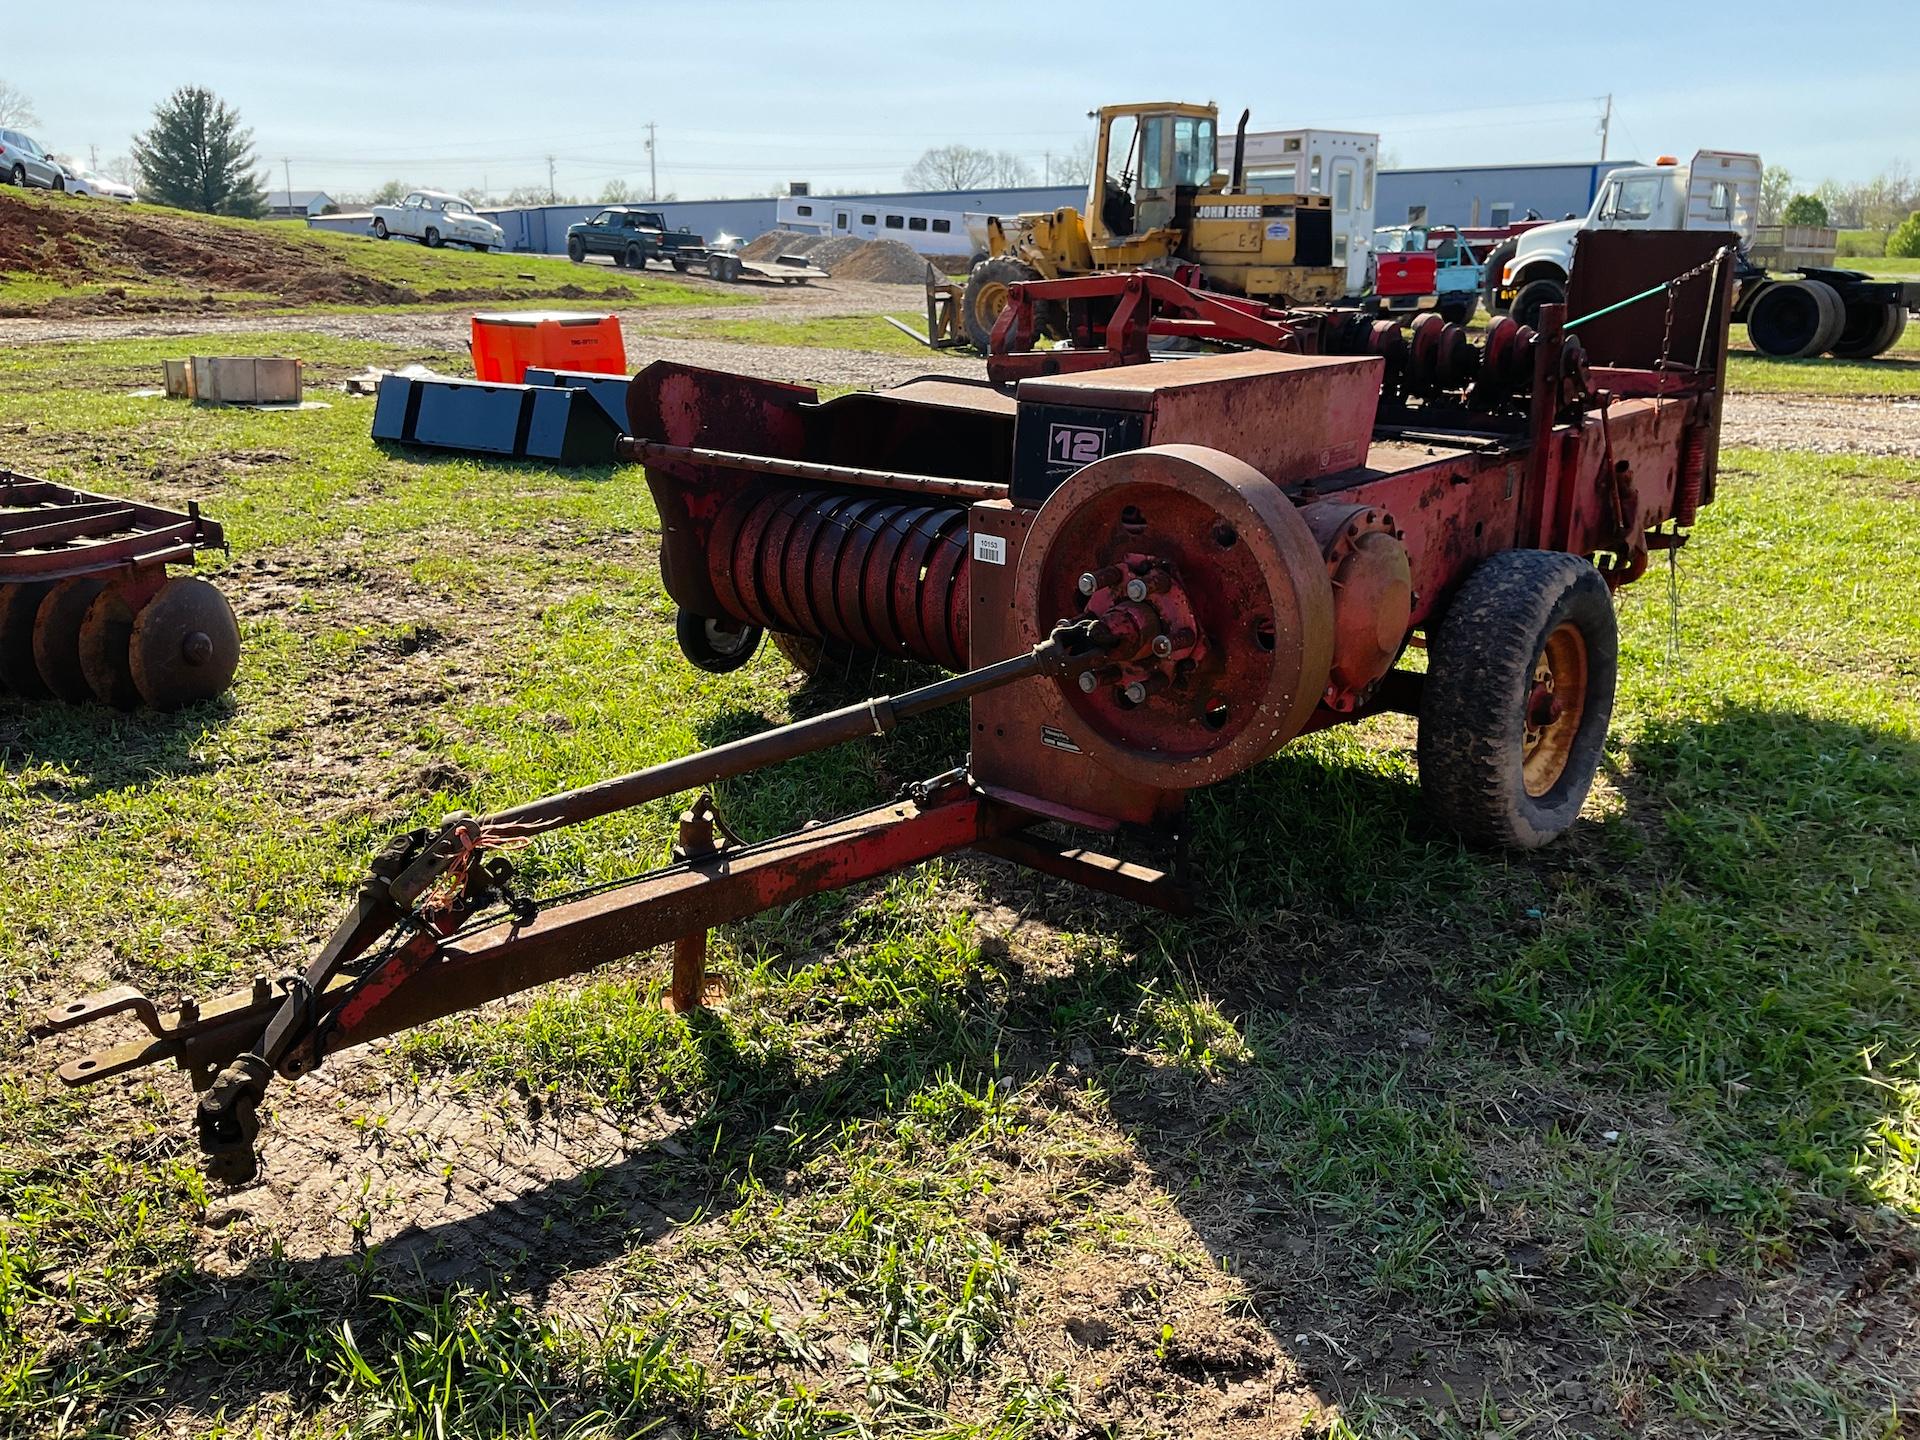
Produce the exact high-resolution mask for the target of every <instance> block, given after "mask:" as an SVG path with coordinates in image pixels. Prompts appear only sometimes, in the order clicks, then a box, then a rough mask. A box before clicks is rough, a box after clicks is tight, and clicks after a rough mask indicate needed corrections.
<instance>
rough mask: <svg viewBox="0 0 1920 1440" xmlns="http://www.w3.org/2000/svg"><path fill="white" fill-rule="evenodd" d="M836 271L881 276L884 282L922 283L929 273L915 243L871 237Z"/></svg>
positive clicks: (851, 275) (841, 275)
mask: <svg viewBox="0 0 1920 1440" xmlns="http://www.w3.org/2000/svg"><path fill="white" fill-rule="evenodd" d="M833 274H834V275H835V276H836V277H837V278H839V279H844V280H877V281H879V282H880V283H881V284H883V285H918V284H920V283H921V282H922V281H923V280H925V279H926V276H927V262H926V260H925V258H924V257H922V256H921V255H919V254H918V253H916V252H915V251H914V249H913V247H912V246H910V245H903V244H901V243H900V242H899V241H898V240H869V241H867V243H866V244H864V245H862V246H861V247H860V248H859V249H858V250H856V251H854V252H853V254H851V255H849V256H848V257H847V258H846V259H845V260H844V261H843V262H842V263H841V264H839V265H837V266H835V267H834V268H833Z"/></svg>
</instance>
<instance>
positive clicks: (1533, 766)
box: [1520, 620, 1587, 800]
mask: <svg viewBox="0 0 1920 1440" xmlns="http://www.w3.org/2000/svg"><path fill="white" fill-rule="evenodd" d="M1586 709H1587V642H1586V637H1585V636H1584V635H1582V634H1581V632H1580V627H1579V626H1578V625H1576V624H1574V623H1573V622H1572V621H1571V620H1563V621H1561V622H1560V623H1559V624H1558V625H1556V626H1555V627H1554V628H1553V630H1552V631H1551V632H1549V633H1548V635H1547V638H1546V640H1545V642H1544V643H1543V644H1542V645H1541V646H1540V653H1539V654H1538V655H1537V656H1535V657H1534V661H1533V688H1532V689H1531V690H1530V691H1529V692H1528V694H1527V701H1526V715H1525V719H1524V727H1523V729H1522V732H1521V742H1520V746H1521V760H1520V773H1521V778H1522V783H1523V784H1525V786H1526V790H1527V794H1529V795H1531V796H1532V797H1533V798H1534V799H1536V800H1537V799H1539V798H1540V797H1541V796H1542V795H1545V794H1546V793H1547V792H1548V791H1549V790H1551V789H1553V787H1554V786H1555V785H1557V784H1559V783H1560V777H1561V776H1563V775H1565V774H1566V773H1567V765H1568V762H1569V761H1570V760H1571V759H1572V756H1573V746H1574V741H1575V740H1576V739H1577V738H1578V737H1579V734H1580V723H1581V721H1582V720H1583V719H1585V717H1586Z"/></svg>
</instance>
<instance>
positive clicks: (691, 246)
mask: <svg viewBox="0 0 1920 1440" xmlns="http://www.w3.org/2000/svg"><path fill="white" fill-rule="evenodd" d="M589 255H611V256H612V257H613V263H614V264H616V265H625V266H627V267H628V268H629V269H632V270H644V269H646V268H647V262H648V261H649V260H665V261H667V262H668V263H669V264H671V265H672V266H673V268H674V269H676V270H685V269H687V268H688V267H689V266H691V265H704V264H706V263H707V242H706V241H705V240H704V239H702V238H701V237H700V236H698V235H696V234H694V233H693V232H692V231H691V230H669V229H667V222H666V217H665V216H663V215H662V214H661V213H660V212H659V211H658V210H636V209H634V208H632V207H631V206H626V205H610V206H608V207H607V208H606V209H605V210H602V211H601V212H600V213H599V214H597V215H595V216H594V217H593V218H592V219H591V220H582V221H581V222H580V223H579V224H577V225H569V226H568V227H567V258H568V259H569V260H571V261H573V262H574V264H576V265H578V264H581V263H583V262H584V261H585V260H586V258H587V257H588V256H589Z"/></svg>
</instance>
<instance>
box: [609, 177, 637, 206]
mask: <svg viewBox="0 0 1920 1440" xmlns="http://www.w3.org/2000/svg"><path fill="white" fill-rule="evenodd" d="M639 198H640V197H639V196H638V195H635V194H634V193H633V187H632V186H631V185H629V184H627V182H626V181H624V180H621V179H618V178H616V179H612V180H609V181H608V182H607V183H606V185H605V186H603V187H602V188H601V191H600V203H601V204H602V205H625V204H626V203H627V202H628V201H629V200H637V199H639Z"/></svg>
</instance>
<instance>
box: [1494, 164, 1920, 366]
mask: <svg viewBox="0 0 1920 1440" xmlns="http://www.w3.org/2000/svg"><path fill="white" fill-rule="evenodd" d="M1759 200H1760V157H1759V156H1758V155H1754V154H1750V153H1747V152H1744V151H1736V150H1700V151H1697V152H1695V154H1694V156H1693V159H1692V161H1691V162H1690V163H1688V164H1686V165H1682V164H1681V163H1680V162H1679V160H1678V158H1677V157H1675V156H1672V155H1662V156H1661V157H1660V158H1659V160H1658V161H1656V162H1655V163H1654V164H1652V165H1639V166H1629V167H1626V168H1623V169H1619V170H1614V171H1612V172H1611V173H1609V174H1608V175H1607V177H1606V180H1605V182H1604V183H1603V184H1602V185H1601V187H1600V192H1599V194H1597V195H1596V196H1595V197H1594V201H1593V208H1592V209H1591V210H1589V211H1588V212H1587V215H1586V218H1585V219H1577V220H1562V221H1557V222H1555V223H1554V224H1550V225H1539V226H1535V227H1534V228H1533V229H1531V230H1528V231H1527V232H1526V233H1525V234H1523V235H1520V236H1518V237H1516V238H1515V239H1514V240H1513V241H1511V242H1509V243H1510V244H1511V245H1512V247H1513V248H1512V250H1511V252H1510V253H1508V254H1506V255H1505V256H1504V259H1503V263H1502V264H1501V265H1500V266H1499V273H1498V280H1497V283H1495V282H1494V281H1493V279H1492V277H1489V289H1488V297H1487V298H1488V301H1489V304H1488V308H1489V309H1490V310H1492V311H1494V312H1495V313H1497V314H1511V315H1512V316H1513V317H1514V318H1515V319H1516V320H1519V321H1521V322H1522V323H1523V324H1532V323H1533V322H1534V320H1535V319H1536V318H1537V316H1538V315H1539V313H1540V307H1541V306H1543V305H1558V304H1561V303H1564V301H1565V300H1566V298H1567V277H1568V274H1569V273H1570V272H1571V270H1572V268H1573V242H1574V237H1575V236H1576V235H1577V234H1579V233H1580V232H1581V231H1582V230H1725V231H1728V232H1729V233H1730V234H1732V235H1733V236H1734V237H1735V240H1736V244H1737V256H1738V258H1737V261H1736V266H1737V268H1736V270H1735V294H1734V311H1733V318H1734V319H1735V320H1736V321H1738V322H1740V323H1742V324H1744V325H1745V326H1746V327H1747V338H1748V339H1749V340H1751V341H1752V342H1753V348H1754V349H1756V350H1758V351H1759V352H1760V353H1761V354H1763V355H1772V356H1779V357H1783V358H1803V357H1809V356H1815V355H1821V354H1826V355H1832V356H1835V357H1837V358H1839V359H1844V360H1865V359H1871V358H1872V357H1874V356H1876V355H1883V354H1885V353H1886V352H1887V351H1888V350H1891V349H1892V348H1893V347H1894V345H1895V344H1896V343H1897V342H1898V341H1899V339H1900V336H1901V334H1902V333H1903V332H1904V331H1905V330H1906V328H1907V314H1908V312H1909V311H1910V310H1914V309H1920V282H1914V281H1903V280H1888V279H1883V278H1881V277H1878V276H1874V275H1868V274H1865V273H1863V272H1861V271H1858V270H1843V269H1838V268H1836V267H1835V266H1834V263H1833V262H1834V257H1835V254H1836V252H1837V241H1838V236H1837V234H1836V233H1835V232H1834V231H1833V230H1831V229H1827V228H1825V227H1815V226H1777V225H1776V226H1759V225H1756V224H1755V216H1756V214H1757V212H1758V210H1759ZM1502 249H1505V247H1504V246H1503V247H1502Z"/></svg>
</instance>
